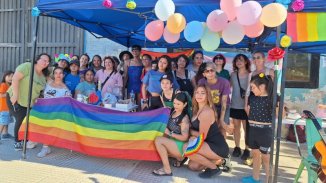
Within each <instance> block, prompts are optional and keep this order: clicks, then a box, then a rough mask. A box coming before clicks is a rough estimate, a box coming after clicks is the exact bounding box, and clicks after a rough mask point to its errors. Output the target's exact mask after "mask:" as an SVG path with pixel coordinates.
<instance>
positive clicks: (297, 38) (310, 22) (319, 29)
mask: <svg viewBox="0 0 326 183" xmlns="http://www.w3.org/2000/svg"><path fill="white" fill-rule="evenodd" d="M325 27H326V13H288V16H287V34H288V35H289V36H291V37H292V42H314V41H326V31H325Z"/></svg>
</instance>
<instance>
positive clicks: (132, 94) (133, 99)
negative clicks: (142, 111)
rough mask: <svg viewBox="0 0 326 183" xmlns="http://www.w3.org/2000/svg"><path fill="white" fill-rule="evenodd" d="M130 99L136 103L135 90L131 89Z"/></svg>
mask: <svg viewBox="0 0 326 183" xmlns="http://www.w3.org/2000/svg"><path fill="white" fill-rule="evenodd" d="M130 100H131V103H132V104H135V93H134V90H131V92H130Z"/></svg>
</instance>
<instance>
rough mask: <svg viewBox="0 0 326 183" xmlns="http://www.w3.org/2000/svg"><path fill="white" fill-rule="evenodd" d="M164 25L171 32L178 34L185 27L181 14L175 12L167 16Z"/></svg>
mask: <svg viewBox="0 0 326 183" xmlns="http://www.w3.org/2000/svg"><path fill="white" fill-rule="evenodd" d="M166 27H167V29H168V30H169V31H170V32H171V33H172V34H178V33H180V32H182V31H183V29H184V28H185V27H186V19H185V17H184V16H183V15H182V14H180V13H175V14H173V15H171V16H170V17H169V18H168V20H167V23H166Z"/></svg>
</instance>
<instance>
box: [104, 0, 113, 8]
mask: <svg viewBox="0 0 326 183" xmlns="http://www.w3.org/2000/svg"><path fill="white" fill-rule="evenodd" d="M103 6H104V7H106V8H111V7H112V1H111V0H104V1H103Z"/></svg>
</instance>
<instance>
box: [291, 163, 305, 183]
mask: <svg viewBox="0 0 326 183" xmlns="http://www.w3.org/2000/svg"><path fill="white" fill-rule="evenodd" d="M303 169H304V163H303V160H301V163H300V166H299V168H298V171H297V174H296V175H295V179H294V181H293V182H294V183H297V182H298V180H299V178H300V176H301V173H302V171H303Z"/></svg>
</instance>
